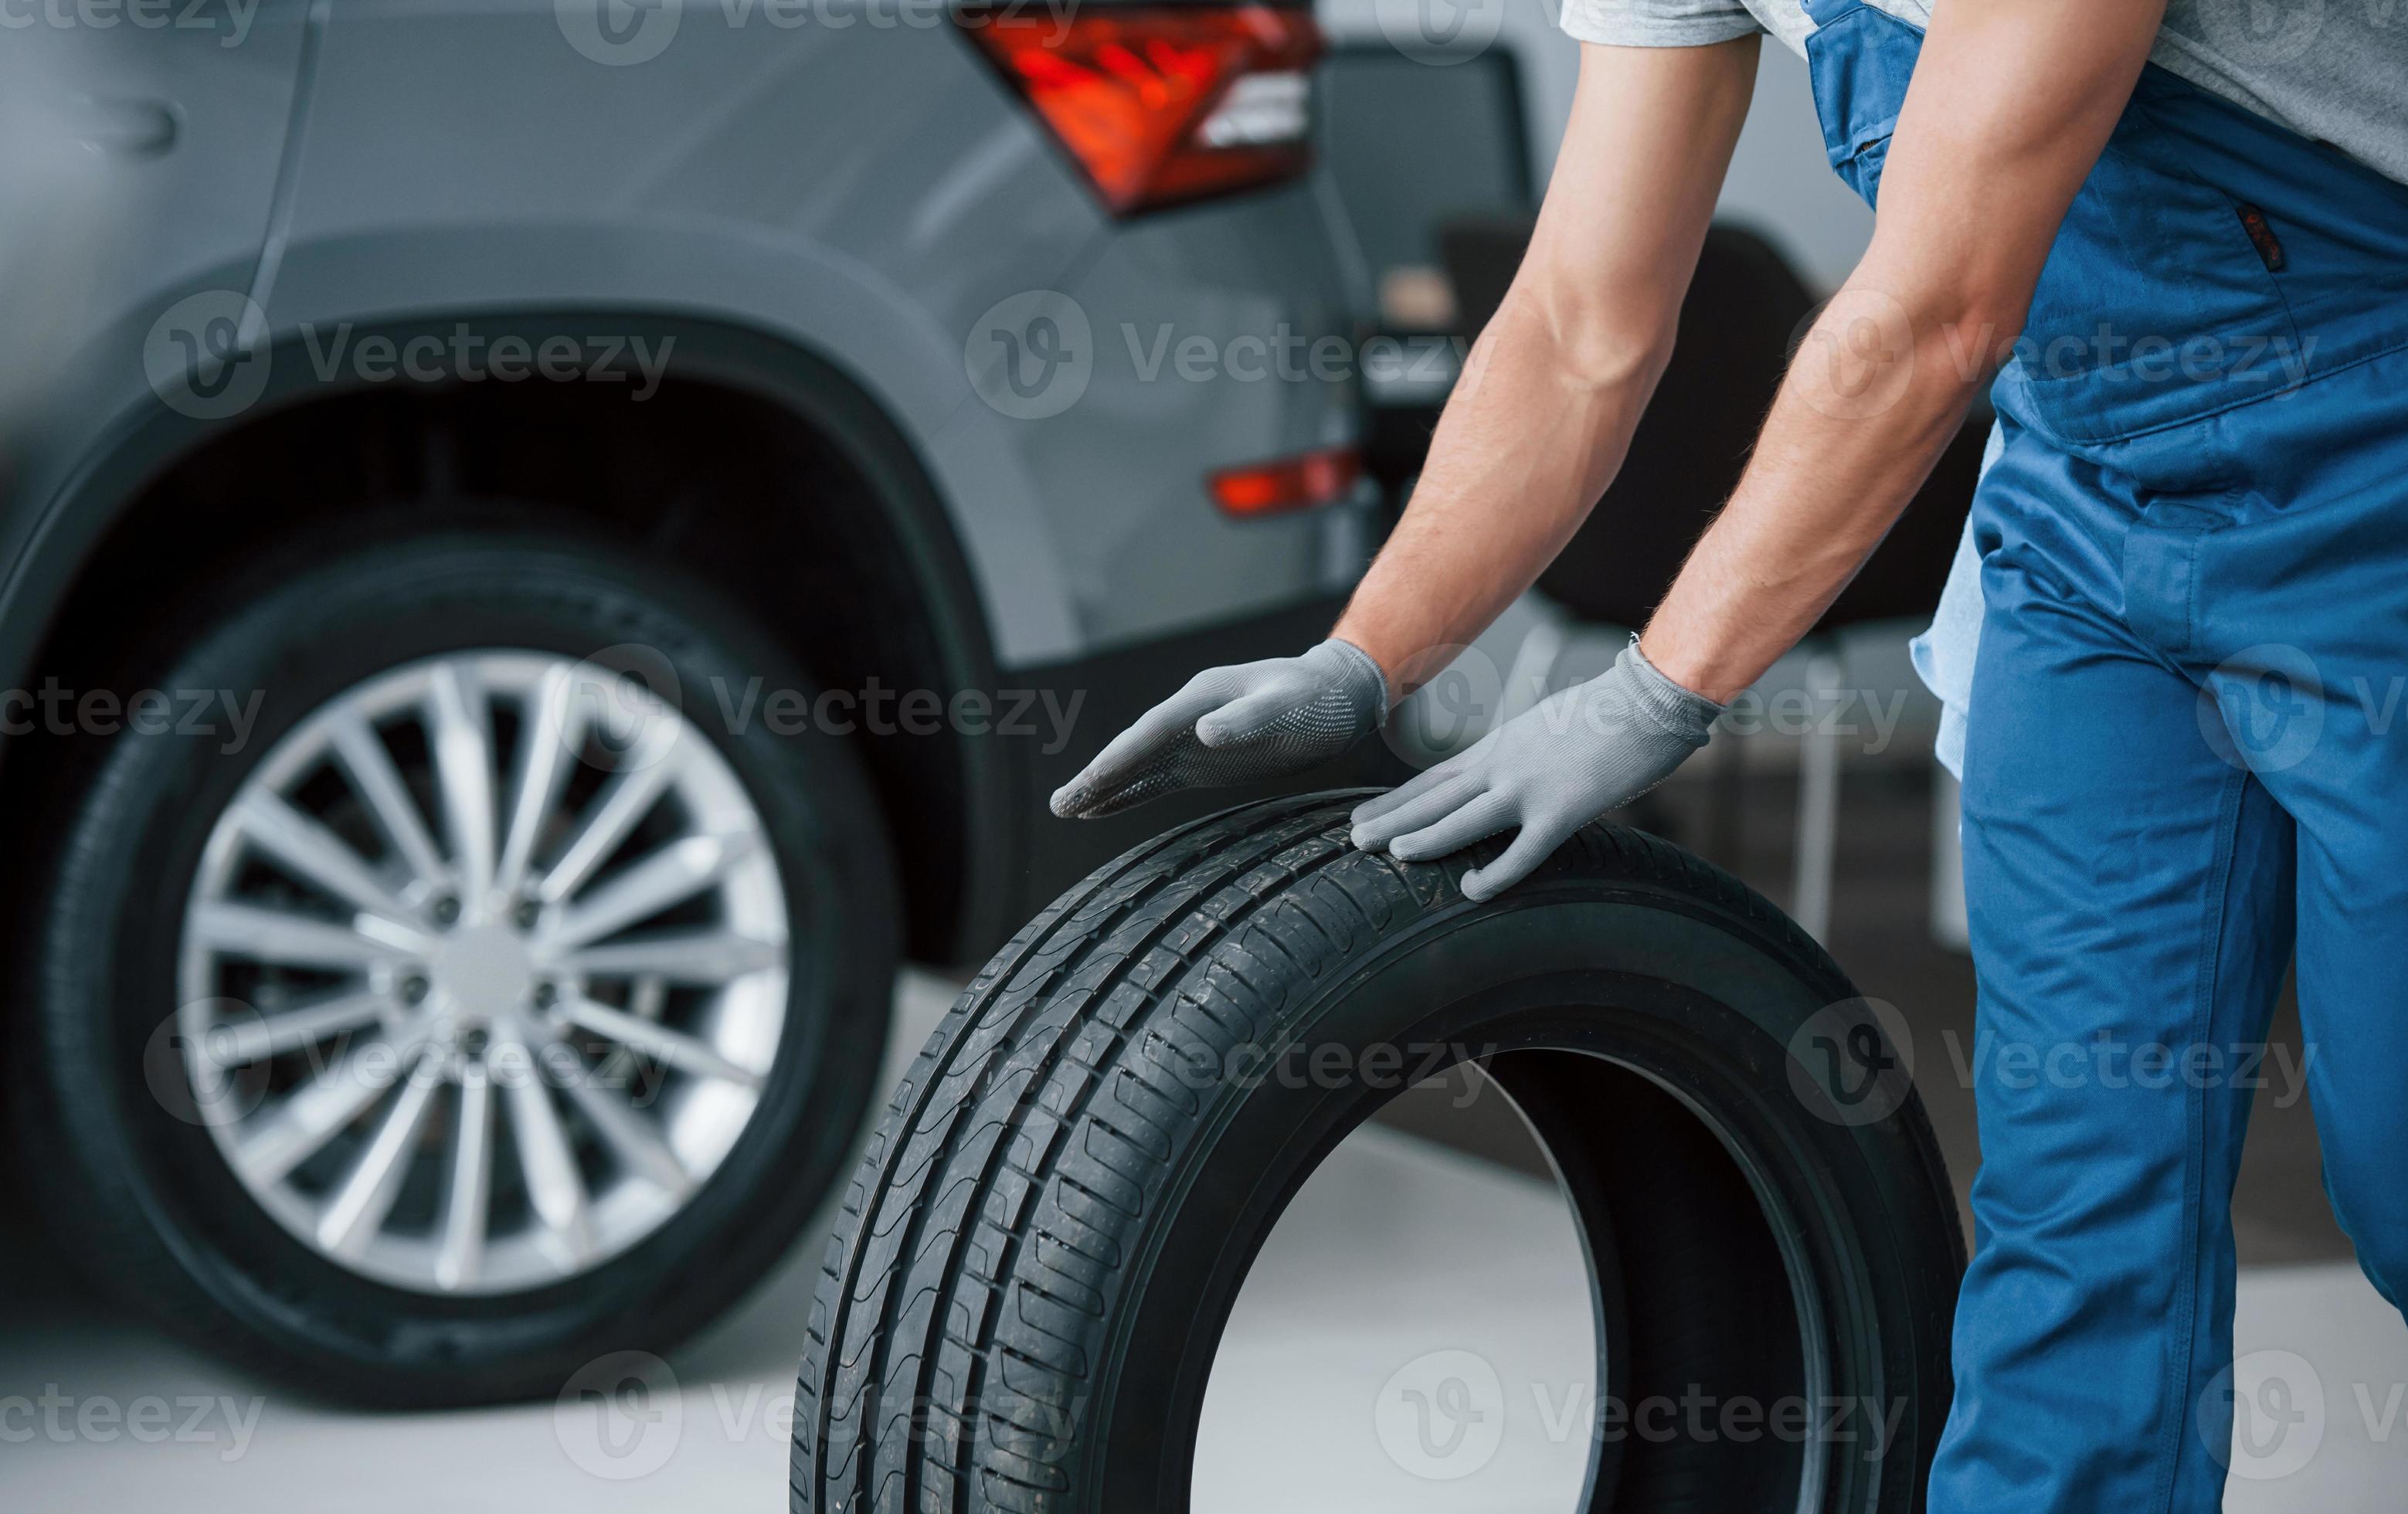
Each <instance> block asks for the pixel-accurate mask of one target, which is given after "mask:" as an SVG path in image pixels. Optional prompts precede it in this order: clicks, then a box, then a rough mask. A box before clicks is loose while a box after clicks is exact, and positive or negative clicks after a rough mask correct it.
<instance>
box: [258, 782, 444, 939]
mask: <svg viewBox="0 0 2408 1514" xmlns="http://www.w3.org/2000/svg"><path fill="white" fill-rule="evenodd" d="M234 822H235V824H236V826H238V827H239V828H240V829H241V831H242V833H243V835H245V836H249V837H250V838H251V841H252V842H253V843H255V844H256V845H257V846H258V847H259V849H260V850H263V851H265V852H266V853H267V854H268V855H269V856H271V857H273V858H275V859H276V860H277V861H278V862H279V863H282V864H284V865H285V866H286V867H287V868H288V869H290V870H291V871H292V872H293V873H294V875H295V876H297V877H298V878H300V879H301V880H302V881H303V882H305V883H308V884H310V885H311V886H313V887H315V888H317V889H320V890H322V891H323V892H324V893H328V894H331V895H333V896H334V897H335V898H337V899H339V900H341V901H343V902H344V903H346V904H348V905H351V907H353V908H356V909H360V910H363V911H365V912H366V913H368V914H371V915H383V916H385V917H386V918H387V919H389V920H393V921H399V922H402V923H405V924H408V923H410V922H411V921H412V920H413V914H412V911H411V909H410V907H409V906H408V905H406V904H404V903H402V901H401V899H400V898H399V897H398V896H396V895H395V894H394V892H393V891H392V890H391V889H389V888H387V887H385V885H384V880H383V879H382V878H378V877H377V876H376V874H375V873H374V872H373V871H372V870H370V868H369V867H368V864H367V861H366V858H364V857H362V856H361V855H360V854H359V853H358V852H356V851H354V850H351V843H349V842H347V841H345V840H344V839H343V838H342V837H341V836H337V835H336V834H335V833H334V832H332V831H330V830H328V829H327V828H326V827H325V826H323V825H321V824H319V823H318V822H317V821H314V820H312V819H310V818H309V817H308V816H307V815H304V814H303V813H301V811H299V810H297V809H295V808H294V807H292V806H291V805H289V804H287V803H285V802H284V800H283V799H282V798H281V797H279V795H277V794H275V793H271V792H269V791H268V790H266V789H265V788H260V789H253V790H251V792H250V793H247V794H245V795H244V796H243V798H242V800H241V802H240V803H238V804H236V806H235V808H234Z"/></svg>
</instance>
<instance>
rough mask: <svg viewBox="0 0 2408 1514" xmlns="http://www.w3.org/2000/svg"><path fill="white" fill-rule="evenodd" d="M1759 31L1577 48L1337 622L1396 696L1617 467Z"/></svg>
mask: <svg viewBox="0 0 2408 1514" xmlns="http://www.w3.org/2000/svg"><path fill="white" fill-rule="evenodd" d="M1755 88H1756V39H1755V38H1753V37H1748V38H1744V39H1742V40H1740V41H1736V42H1726V43H1720V44H1717V45H1715V46H1713V47H1704V48H1611V47H1603V46H1599V45H1598V44H1595V43H1590V44H1585V45H1584V46H1583V47H1582V49H1581V78H1580V88H1579V90H1578V91H1577V92H1576V93H1574V95H1573V99H1572V114H1571V120H1570V122H1569V123H1568V125H1567V127H1566V135H1565V147H1564V150H1563V152H1562V153H1561V154H1560V155H1559V156H1558V157H1557V159H1556V162H1555V177H1554V179H1552V180H1551V181H1550V182H1549V184H1548V186H1547V198H1546V204H1545V206H1544V207H1542V209H1541V212H1540V216H1539V224H1538V229H1537V230H1536V232H1535V233H1534V234H1533V235H1532V236H1531V240H1530V248H1529V250H1528V252H1527V254H1526V255H1525V256H1524V258H1523V260H1522V267H1521V270H1520V271H1519V272H1518V273H1517V274H1516V275H1515V276H1514V279H1513V287H1512V291H1511V292H1510V293H1507V295H1506V297H1505V300H1504V304H1503V306H1502V307H1501V308H1499V309H1498V312H1497V315H1496V317H1495V319H1493V320H1491V321H1489V323H1488V329H1487V330H1486V331H1484V333H1482V335H1481V338H1480V342H1479V345H1478V346H1476V347H1474V348H1473V349H1472V352H1471V357H1470V360H1469V362H1468V363H1467V364H1465V373H1464V377H1463V378H1462V380H1461V381H1460V382H1459V383H1457V384H1456V386H1455V394H1454V395H1453V397H1451V398H1450V399H1449V400H1448V401H1447V407H1446V413H1445V414H1444V416H1443V417H1441V420H1440V421H1439V425H1438V433H1437V435H1436V436H1433V437H1432V438H1431V441H1430V451H1429V463H1428V466H1427V467H1426V470H1425V471H1424V472H1423V474H1422V478H1421V481H1420V483H1419V485H1418V486H1417V487H1416V488H1415V489H1414V491H1413V498H1412V506H1411V507H1409V508H1408V509H1407V510H1406V511H1405V518H1404V520H1403V521H1401V522H1400V523H1399V524H1398V527H1397V531H1396V535H1395V536H1392V537H1391V538H1390V539H1389V542H1388V545H1387V547H1386V548H1385V549H1384V550H1383V551H1382V552H1381V554H1380V558H1379V561H1378V562H1376V563H1374V564H1372V565H1371V569H1370V571H1369V573H1367V574H1365V575H1364V578H1363V583H1362V585H1361V587H1360V588H1358V589H1357V590H1356V591H1355V599H1354V602H1353V603H1352V604H1350V605H1349V606H1348V607H1347V609H1346V614H1345V617H1344V618H1343V619H1342V620H1340V621H1339V623H1338V628H1337V631H1336V633H1335V634H1336V635H1337V636H1340V637H1341V638H1342V639H1344V640H1347V641H1351V642H1353V643H1354V644H1355V645H1356V646H1358V647H1360V648H1362V649H1363V650H1365V651H1368V652H1369V653H1370V654H1371V656H1372V658H1373V659H1374V660H1375V661H1377V662H1378V663H1379V664H1380V665H1381V668H1382V670H1383V672H1384V673H1385V674H1386V675H1387V678H1388V685H1389V689H1390V692H1391V693H1393V694H1394V695H1396V696H1398V697H1402V696H1403V695H1404V694H1406V693H1410V692H1411V691H1412V689H1413V687H1414V686H1416V685H1417V684H1419V683H1420V682H1422V681H1423V680H1424V679H1426V678H1429V677H1430V676H1431V675H1433V674H1434V673H1436V672H1437V671H1438V668H1439V667H1440V666H1441V665H1442V664H1444V663H1445V661H1446V660H1447V658H1448V657H1449V656H1450V655H1451V654H1452V652H1453V650H1454V649H1455V647H1457V646H1459V645H1460V644H1461V643H1464V642H1467V641H1469V640H1470V639H1471V638H1472V637H1473V636H1478V635H1479V634H1480V632H1481V631H1482V630H1484V629H1485V628H1486V626H1487V625H1488V622H1489V621H1493V620H1495V619H1496V618H1497V615H1498V611H1500V610H1502V609H1503V608H1504V607H1506V606H1507V605H1508V604H1510V603H1512V599H1513V597H1514V596H1515V595H1516V594H1519V593H1521V592H1522V591H1523V590H1525V589H1527V588H1528V587H1529V586H1530V583H1531V580H1533V579H1534V578H1537V577H1538V576H1539V570H1540V569H1541V568H1542V567H1544V566H1545V565H1546V564H1547V562H1548V561H1549V559H1551V558H1553V557H1554V556H1555V553H1556V552H1557V551H1559V550H1562V548H1563V545H1564V543H1565V542H1566V541H1568V540H1570V538H1571V534H1572V533H1573V532H1574V531H1575V530H1577V529H1579V527H1580V523H1581V521H1583V520H1584V518H1585V517H1586V516H1587V514H1588V511H1589V509H1590V507H1592V506H1593V505H1595V504H1596V502H1597V497H1598V494H1600V493H1603V492H1604V490H1605V487H1606V485H1607V484H1608V483H1610V482H1612V481H1613V475H1614V473H1615V472H1616V470H1618V469H1619V468H1620V467H1621V466H1622V458H1623V454H1624V452H1625V451H1627V450H1628V448H1629V445H1630V436H1631V432H1632V431H1633V430H1634V429H1635V428H1636V427H1637V425H1638V423H1639V416H1640V413H1641V411H1642V410H1644V409H1645V408H1646V406H1647V398H1648V395H1649V394H1650V393H1652V392H1653V391H1654V389H1655V386H1656V378H1658V377H1659V376H1660V375H1661V374H1662V372H1663V366H1664V361H1665V359H1666V357H1667V356H1669V354H1670V350H1671V339H1672V333H1673V329H1674V327H1675V326H1676V325H1677V323H1678V321H1679V317H1680V309H1681V300H1682V296H1683V295H1684V293H1686V292H1687V290H1688V286H1689V278H1690V275H1691V274H1692V273H1693V272H1694V271H1695V270H1696V268H1697V264H1698V250H1699V248H1700V247H1701V246H1702V245H1703V244H1704V241H1705V235H1706V224H1707V222H1708V221H1711V220H1712V219H1713V207H1714V196H1715V192H1716V190H1717V189H1718V188H1719V186H1720V185H1721V183H1722V179H1723V174H1724V172H1725V170H1726V169H1727V167H1728V166H1729V164H1730V154H1731V149H1732V147H1733V145H1734V144H1736V143H1737V141H1738V140H1739V129H1740V124H1741V122H1742V121H1744V120H1745V119H1746V115H1747V106H1748V101H1749V99H1750V97H1751V96H1752V94H1753V93H1754V91H1755Z"/></svg>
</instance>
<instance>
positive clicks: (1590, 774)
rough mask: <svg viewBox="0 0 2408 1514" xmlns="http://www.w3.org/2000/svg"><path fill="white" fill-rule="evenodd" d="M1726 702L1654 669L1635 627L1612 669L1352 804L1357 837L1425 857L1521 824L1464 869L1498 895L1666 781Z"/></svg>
mask: <svg viewBox="0 0 2408 1514" xmlns="http://www.w3.org/2000/svg"><path fill="white" fill-rule="evenodd" d="M1722 712H1723V707H1722V706H1720V705H1717V704H1715V703H1714V702H1713V700H1711V699H1708V698H1706V697H1705V696H1704V695H1702V694H1696V693H1690V692H1689V691H1688V690H1686V689H1684V688H1682V687H1681V686H1680V685H1679V684H1677V683H1674V682H1673V681H1672V680H1671V679H1670V678H1666V677H1665V676H1664V675H1663V674H1661V673H1659V672H1657V671H1656V665H1655V664H1653V663H1650V662H1649V661H1647V659H1646V658H1644V657H1642V656H1641V655H1640V652H1639V639H1638V638H1637V637H1636V636H1633V637H1632V638H1631V641H1630V645H1629V646H1627V647H1626V648H1624V649H1623V650H1622V655H1621V656H1620V657H1618V658H1616V659H1614V663H1613V667H1612V668H1610V669H1608V670H1607V671H1606V672H1605V673H1603V674H1601V675H1599V676H1598V677H1597V678H1591V679H1590V680H1589V681H1588V682H1586V683H1582V684H1576V685H1574V686H1573V687H1571V688H1570V689H1566V690H1564V691H1562V692H1561V693H1555V694H1551V695H1549V696H1548V697H1547V698H1546V699H1544V700H1542V701H1541V702H1540V703H1539V705H1538V706H1537V707H1535V708H1532V709H1530V710H1527V711H1526V712H1525V713H1523V714H1521V715H1518V716H1516V717H1514V718H1513V719H1512V720H1510V721H1506V722H1505V723H1504V724H1503V725H1500V726H1498V728H1497V729H1496V730H1494V731H1491V732H1489V733H1488V735H1486V736H1483V737H1481V738H1480V740H1479V741H1478V742H1477V743H1475V744H1474V745H1473V746H1472V747H1471V749H1470V750H1468V751H1465V752H1462V753H1460V754H1459V755H1457V756H1455V757H1452V758H1449V759H1448V760H1447V761H1445V762H1443V763H1441V764H1438V765H1437V766H1436V767H1433V768H1431V769H1430V770H1429V771H1428V772H1426V773H1424V774H1422V775H1421V776H1420V777H1419V778H1414V779H1413V780H1412V782H1411V783H1407V784H1405V785H1403V786H1402V787H1400V788H1397V789H1393V790H1391V791H1389V792H1388V793H1383V794H1382V795H1380V796H1379V797H1378V798H1376V799H1369V800H1366V801H1364V803H1363V804H1362V805H1360V806H1358V807H1356V808H1355V815H1354V821H1355V845H1356V846H1358V847H1361V848H1362V849H1363V850H1366V851H1379V850H1383V849H1384V850H1386V851H1387V852H1388V853H1389V854H1390V855H1392V856H1395V857H1397V858H1399V859H1401V860H1403V861H1406V862H1420V861H1423V860H1425V859H1427V858H1431V857H1443V856H1445V855H1446V854H1447V853H1448V852H1451V851H1460V850H1463V849H1464V848H1465V847H1468V846H1469V845H1471V844H1472V843H1473V842H1474V841H1477V840H1480V839H1481V838H1482V837H1484V836H1495V835H1496V834H1497V833H1498V832H1499V831H1505V830H1512V829H1516V828H1518V829H1519V830H1520V832H1521V835H1519V836H1515V837H1514V838H1513V844H1512V846H1510V847H1507V848H1506V849H1505V851H1504V854H1503V855H1502V856H1499V857H1498V859H1497V860H1496V861H1495V862H1492V863H1490V864H1487V865H1486V866H1484V867H1475V868H1473V869H1472V870H1471V871H1470V872H1469V873H1466V874H1465V875H1464V878H1463V893H1464V896H1465V897H1466V898H1469V899H1475V900H1477V899H1487V898H1493V897H1494V896H1496V894H1498V893H1499V892H1501V891H1502V890H1504V889H1506V888H1508V887H1510V886H1511V885H1512V884H1514V883H1517V882H1519V881H1520V880H1521V879H1522V878H1526V877H1527V876H1528V875H1529V873H1530V870H1531V869H1532V868H1534V867H1536V866H1538V865H1539V864H1541V863H1542V862H1544V861H1546V860H1547V857H1548V855H1549V854H1550V853H1552V852H1553V851H1554V850H1555V848H1557V847H1559V846H1561V845H1562V844H1563V843H1564V841H1565V840H1566V839H1567V838H1568V837H1570V835H1571V834H1572V833H1573V832H1574V831H1577V830H1579V829H1580V828H1581V827H1582V826H1583V825H1585V824H1587V823H1588V822H1589V821H1592V820H1594V819H1596V818H1597V817H1598V816H1599V815H1601V814H1603V813H1605V811H1607V810H1609V809H1612V808H1613V807H1616V806H1618V805H1627V804H1628V803H1629V802H1630V801H1631V800H1633V799H1636V798H1638V797H1639V796H1640V795H1641V794H1642V793H1646V792H1647V791H1648V790H1650V789H1652V788H1654V787H1655V786H1656V784H1658V783H1661V782H1662V781H1664V779H1665V778H1668V777H1670V774H1671V772H1672V769H1674V768H1676V767H1678V766H1680V765H1681V763H1682V761H1683V760H1684V758H1686V757H1687V756H1688V755H1689V753H1691V752H1693V751H1695V750H1698V749H1699V747H1702V746H1704V745H1705V744H1706V737H1707V736H1708V734H1709V727H1711V726H1712V725H1713V721H1714V718H1715V717H1716V716H1718V715H1720V714H1721V713H1722Z"/></svg>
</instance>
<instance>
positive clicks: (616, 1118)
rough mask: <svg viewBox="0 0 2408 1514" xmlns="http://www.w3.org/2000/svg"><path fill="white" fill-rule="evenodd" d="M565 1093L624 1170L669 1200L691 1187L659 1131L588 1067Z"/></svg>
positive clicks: (690, 1179)
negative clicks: (602, 1084)
mask: <svg viewBox="0 0 2408 1514" xmlns="http://www.w3.org/2000/svg"><path fill="white" fill-rule="evenodd" d="M568 1096H569V1098H570V1100H571V1101H572V1102H574V1103H575V1104H576V1106H577V1107H579V1108H580V1109H582V1110H583V1111H584V1112H585V1118H586V1119H588V1120H590V1121H593V1122H594V1128H595V1130H596V1131H597V1132H599V1133H600V1134H601V1136H602V1141H603V1144H604V1145H606V1146H608V1147H609V1148H610V1150H612V1151H614V1152H616V1153H617V1154H618V1157H619V1160H620V1161H622V1162H624V1163H625V1164H626V1166H627V1170H628V1171H629V1172H632V1173H634V1174H635V1175H636V1176H637V1177H638V1178H643V1179H644V1180H645V1181H646V1182H648V1183H651V1184H652V1186H653V1187H654V1188H657V1189H659V1190H660V1191H661V1192H662V1193H665V1194H667V1196H668V1197H669V1198H670V1199H671V1200H677V1199H682V1198H684V1197H685V1196H686V1194H687V1193H691V1192H692V1191H693V1189H694V1175H693V1174H691V1173H689V1172H687V1171H686V1170H685V1164H684V1163H682V1162H681V1161H679V1160H678V1154H677V1153H676V1152H675V1151H673V1150H669V1144H668V1142H667V1141H666V1140H664V1139H663V1138H662V1136H661V1133H660V1130H659V1128H658V1127H657V1126H655V1125H654V1124H653V1123H652V1121H649V1120H647V1119H645V1118H644V1116H643V1114H642V1112H641V1111H639V1110H638V1109H637V1108H636V1107H635V1106H634V1105H632V1104H630V1103H628V1102H627V1101H626V1100H625V1099H624V1098H622V1097H621V1096H620V1095H619V1093H618V1091H616V1090H614V1089H608V1088H603V1087H601V1086H600V1085H599V1084H597V1083H596V1082H595V1079H594V1076H593V1073H592V1071H591V1070H590V1069H589V1070H588V1071H587V1072H586V1073H585V1074H584V1075H583V1076H581V1077H580V1078H577V1079H576V1080H575V1081H574V1082H572V1083H570V1084H569V1085H568Z"/></svg>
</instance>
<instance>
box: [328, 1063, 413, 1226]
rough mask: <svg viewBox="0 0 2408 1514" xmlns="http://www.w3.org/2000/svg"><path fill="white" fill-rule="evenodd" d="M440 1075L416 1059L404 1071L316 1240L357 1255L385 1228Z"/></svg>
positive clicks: (406, 1173) (331, 1204)
mask: <svg viewBox="0 0 2408 1514" xmlns="http://www.w3.org/2000/svg"><path fill="white" fill-rule="evenodd" d="M436 1087H437V1079H436V1078H432V1077H427V1076H422V1070H421V1065H420V1064H417V1063H413V1064H411V1065H410V1066H409V1068H407V1069H405V1070H404V1072H403V1073H402V1078H401V1094H400V1096H399V1097H398V1098H396V1099H394V1101H393V1107H392V1108H390V1109H388V1110H386V1111H385V1116H384V1120H383V1121H382V1122H381V1123H380V1124H379V1125H378V1126H377V1130H376V1135H374V1136H372V1137H371V1138H370V1139H369V1141H368V1146H367V1150H365V1151H362V1152H361V1153H360V1159H359V1161H358V1162H357V1163H356V1164H353V1165H352V1167H351V1173H350V1175H349V1176H348V1177H346V1178H344V1179H343V1186H342V1187H341V1188H340V1189H339V1190H337V1192H336V1193H335V1197H334V1199H333V1201H332V1202H330V1203H329V1204H328V1205H327V1206H326V1208H325V1212H324V1213H323V1214H322V1215H321V1216H319V1219H318V1244H319V1245H321V1246H323V1247H324V1248H325V1249H326V1250H329V1251H332V1252H334V1253H335V1254H336V1255H337V1256H356V1255H358V1254H359V1253H360V1252H361V1251H363V1250H366V1248H367V1245H368V1243H369V1242H371V1241H373V1240H375V1239H376V1236H377V1233H378V1232H379V1231H380V1230H382V1229H383V1228H384V1221H385V1216H386V1215H388V1214H390V1213H392V1212H393V1201H394V1199H395V1198H398V1197H399V1196H400V1194H401V1184H402V1180H403V1179H404V1178H408V1177H409V1157H410V1155H411V1153H412V1152H413V1151H414V1150H415V1149H416V1148H417V1145H418V1129H419V1127H420V1126H421V1125H423V1124H424V1123H425V1122H426V1111H427V1110H428V1109H429V1108H430V1107H432V1106H433V1105H434V1103H435V1090H436Z"/></svg>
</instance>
